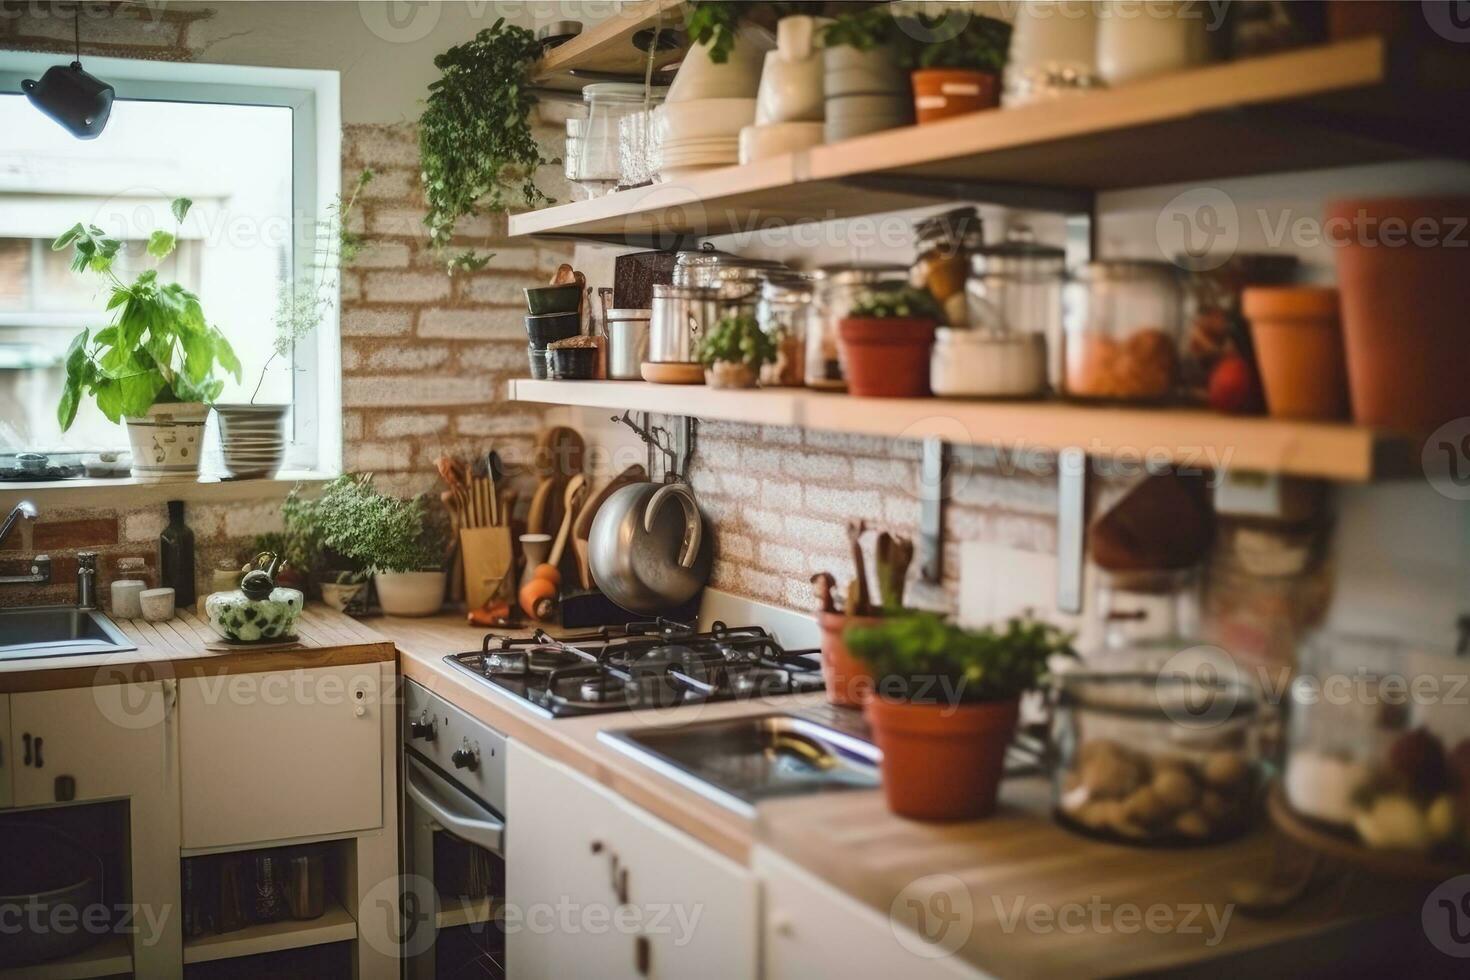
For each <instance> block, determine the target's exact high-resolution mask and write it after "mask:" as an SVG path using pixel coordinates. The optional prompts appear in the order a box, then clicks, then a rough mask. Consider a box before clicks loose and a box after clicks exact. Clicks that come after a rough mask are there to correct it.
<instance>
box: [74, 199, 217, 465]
mask: <svg viewBox="0 0 1470 980" xmlns="http://www.w3.org/2000/svg"><path fill="white" fill-rule="evenodd" d="M192 204H193V202H192V201H190V200H189V199H188V198H182V197H181V198H178V199H176V200H175V201H174V202H173V203H172V205H171V206H170V210H171V211H172V212H173V216H174V220H175V222H176V225H175V229H174V231H166V230H164V229H157V230H155V231H154V232H153V233H152V234H151V235H149V237H148V243H147V246H146V249H147V253H148V255H150V256H152V257H153V258H154V259H156V260H158V261H160V262H161V261H162V260H163V259H165V258H167V257H168V256H169V255H170V254H171V253H172V252H173V250H174V247H175V246H176V244H177V242H178V235H177V231H178V227H177V225H178V224H182V223H183V220H184V216H185V215H187V214H188V213H189V208H190V207H191V206H192ZM122 246H123V243H122V242H121V241H120V240H119V239H116V238H112V237H109V236H108V235H107V234H106V233H105V232H104V231H103V230H102V229H101V228H98V227H97V226H96V225H84V224H81V223H78V224H76V225H73V226H72V227H71V228H70V229H68V230H67V231H66V232H64V233H63V234H62V235H61V236H60V237H59V238H57V239H56V241H54V242H53V243H52V244H51V248H52V249H53V250H55V251H61V250H62V249H65V248H68V247H70V248H71V249H72V262H71V268H72V271H73V272H76V273H79V274H88V273H90V274H93V275H96V276H98V277H99V278H100V279H101V280H102V281H103V284H104V285H105V286H106V287H107V289H108V290H110V295H109V298H108V301H107V310H108V311H109V312H113V320H112V322H111V323H110V324H109V325H108V326H105V327H102V328H101V329H99V330H98V331H97V332H96V333H92V332H91V330H90V329H88V330H83V331H82V332H81V333H79V334H77V335H76V337H74V338H73V339H72V342H71V346H70V347H68V348H67V352H66V384H65V386H64V387H63V388H62V392H61V401H60V403H59V404H58V405H57V407H56V418H57V421H58V422H59V423H60V424H61V430H62V431H63V432H65V431H66V430H67V429H69V428H71V425H72V423H73V422H74V421H76V416H77V408H78V407H79V405H80V404H81V398H82V395H83V394H87V395H90V396H91V397H92V398H93V399H95V400H96V402H97V407H98V408H99V409H100V410H101V411H102V414H103V415H105V416H106V417H107V418H108V420H109V421H111V422H114V423H116V422H118V421H126V423H127V429H128V440H129V442H131V443H132V448H133V476H134V477H135V478H137V479H138V480H141V481H144V482H150V483H160V482H180V481H193V480H197V479H198V478H199V453H200V449H201V447H202V445H203V443H204V424H205V422H206V421H207V420H208V418H209V409H210V405H211V404H212V403H213V402H214V400H215V399H216V398H218V397H219V394H220V392H221V391H222V390H223V389H224V380H223V378H221V377H219V376H218V374H217V373H216V372H217V371H218V372H223V373H225V374H228V375H230V376H232V377H233V378H234V379H235V380H236V381H239V380H240V359H239V358H238V357H236V356H235V351H234V348H232V347H231V346H230V343H229V341H228V340H226V339H225V336H224V334H222V333H220V331H219V330H218V329H216V328H215V327H213V326H210V324H209V323H208V322H207V321H206V320H205V319H204V310H203V308H202V307H201V306H200V304H199V297H198V296H195V295H194V294H193V293H191V292H190V291H189V290H187V289H185V288H184V287H183V286H181V285H180V284H179V283H177V282H160V281H159V278H158V270H157V269H156V268H154V269H147V270H145V271H143V272H141V273H139V274H138V276H137V277H136V278H135V279H134V280H133V281H132V282H124V281H123V280H122V279H121V278H120V277H119V276H118V274H117V272H116V271H115V270H114V269H113V264H114V262H115V261H116V259H117V255H118V252H119V251H121V250H122Z"/></svg>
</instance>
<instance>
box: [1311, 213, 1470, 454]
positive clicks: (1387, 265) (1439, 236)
mask: <svg viewBox="0 0 1470 980" xmlns="http://www.w3.org/2000/svg"><path fill="white" fill-rule="evenodd" d="M1466 214H1470V198H1464V197H1459V198H1454V197H1442V198H1434V197H1425V198H1377V199H1368V200H1345V201H1336V202H1333V203H1331V204H1330V205H1329V206H1328V208H1327V224H1326V232H1327V240H1328V244H1329V245H1330V246H1331V247H1332V252H1333V259H1334V261H1335V262H1336V264H1337V289H1338V293H1339V294H1340V295H1341V298H1342V328H1343V339H1344V345H1345V348H1346V351H1347V371H1348V382H1349V389H1350V391H1351V393H1352V403H1353V418H1354V419H1356V420H1357V421H1358V422H1360V423H1362V424H1364V425H1376V426H1382V427H1384V428H1389V429H1397V430H1401V431H1405V432H1413V433H1425V432H1430V431H1433V430H1434V429H1435V428H1437V427H1438V426H1440V425H1442V424H1443V423H1445V422H1447V421H1449V420H1450V419H1456V418H1463V417H1465V416H1470V385H1467V384H1465V377H1464V375H1465V365H1466V364H1470V331H1467V330H1466V329H1465V311H1466V310H1470V248H1466V247H1465V242H1464V234H1465V232H1464V227H1463V223H1464V216H1465V215H1466Z"/></svg>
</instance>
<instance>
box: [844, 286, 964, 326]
mask: <svg viewBox="0 0 1470 980" xmlns="http://www.w3.org/2000/svg"><path fill="white" fill-rule="evenodd" d="M847 315H848V316H850V317H854V318H858V317H862V318H868V319H874V320H891V319H896V318H907V317H919V318H923V319H928V320H934V321H936V322H939V323H943V322H944V311H943V310H941V309H940V308H939V304H938V303H936V302H935V301H934V296H933V294H931V293H930V292H929V291H928V290H927V289H915V288H913V287H912V286H900V287H889V288H883V289H873V290H870V291H868V292H866V293H864V294H863V295H861V296H859V297H858V299H857V302H855V303H853V304H852V309H851V310H849V311H848V314H847Z"/></svg>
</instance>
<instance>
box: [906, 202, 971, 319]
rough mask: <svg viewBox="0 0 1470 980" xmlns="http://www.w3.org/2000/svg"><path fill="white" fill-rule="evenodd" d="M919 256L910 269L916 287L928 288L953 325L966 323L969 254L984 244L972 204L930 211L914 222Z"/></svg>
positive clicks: (911, 278)
mask: <svg viewBox="0 0 1470 980" xmlns="http://www.w3.org/2000/svg"><path fill="white" fill-rule="evenodd" d="M914 241H915V251H916V252H917V253H918V258H916V259H915V260H914V264H913V266H912V267H911V268H910V270H909V282H910V284H911V285H912V286H913V287H914V288H915V289H927V290H928V291H929V295H931V296H933V297H934V300H935V302H937V303H938V304H939V307H940V309H942V310H943V311H944V319H945V322H946V323H948V324H949V325H950V326H952V327H963V326H965V324H966V322H967V321H966V310H965V277H966V276H967V275H968V274H969V270H970V256H971V255H972V254H973V253H974V252H975V251H977V250H978V249H979V248H981V247H982V246H983V245H984V244H985V235H984V229H983V226H982V225H981V222H980V215H979V213H977V212H976V210H975V209H974V208H972V207H964V208H954V209H953V210H950V211H945V212H943V213H942V214H934V215H930V216H929V217H927V218H924V219H922V220H920V221H918V222H915V224H914Z"/></svg>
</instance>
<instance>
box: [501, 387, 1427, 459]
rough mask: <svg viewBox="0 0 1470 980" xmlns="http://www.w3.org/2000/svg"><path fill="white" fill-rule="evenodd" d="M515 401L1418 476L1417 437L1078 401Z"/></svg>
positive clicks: (676, 390) (643, 392)
mask: <svg viewBox="0 0 1470 980" xmlns="http://www.w3.org/2000/svg"><path fill="white" fill-rule="evenodd" d="M510 396H511V398H512V399H513V400H515V401H526V402H541V403H544V404H551V405H569V406H574V407H580V408H601V409H608V410H611V411H613V412H621V411H622V410H624V409H629V410H632V411H638V412H654V413H658V414H663V415H689V416H694V417H696V418H703V419H719V420H724V421H732V422H747V423H754V424H761V425H792V426H806V427H809V428H813V429H822V430H827V431H832V432H852V433H860V434H864V435H875V436H888V437H895V438H904V439H921V438H925V437H927V436H935V437H937V438H940V439H943V440H944V441H945V442H948V443H950V444H951V445H961V446H963V445H972V446H995V447H1000V448H1002V449H1006V450H1012V451H1016V452H1024V451H1036V450H1040V451H1044V452H1056V451H1058V450H1062V449H1069V448H1073V447H1076V448H1080V449H1082V450H1083V451H1085V452H1086V453H1087V454H1088V455H1089V456H1093V457H1098V458H1114V459H1133V460H1137V461H1140V462H1142V461H1144V460H1149V461H1160V462H1162V461H1168V462H1171V463H1174V464H1176V465H1180V466H1191V467H1200V468H1203V469H1214V468H1222V469H1232V470H1240V471H1249V472H1263V473H1279V474H1282V475H1284V476H1299V477H1315V478H1320V479H1328V480H1337V481H1342V482H1364V481H1368V480H1372V479H1374V478H1376V477H1383V476H1396V475H1400V474H1402V473H1405V472H1410V465H1411V462H1412V447H1411V446H1410V445H1409V443H1408V442H1407V440H1402V439H1399V438H1396V437H1393V436H1391V435H1388V434H1385V433H1381V432H1378V431H1375V430H1373V429H1368V428H1364V427H1362V426H1354V425H1348V424H1345V423H1342V424H1339V423H1326V422H1293V421H1288V420H1283V419H1270V418H1243V417H1233V416H1226V415H1218V414H1215V413H1213V412H1206V411H1198V410H1192V409H1168V408H1156V409H1155V408H1113V407H1093V406H1088V405H1077V404H1072V403H1066V402H992V401H961V400H958V399H948V398H912V399H909V398H899V399H892V398H854V397H851V396H848V395H844V394H830V393H823V392H816V391H806V390H803V389H798V388H774V389H756V390H747V391H730V390H719V389H714V388H706V387H703V386H699V385H690V386H684V385H656V384H649V383H647V382H643V381H532V380H526V379H519V380H514V381H512V382H511V383H510Z"/></svg>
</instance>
